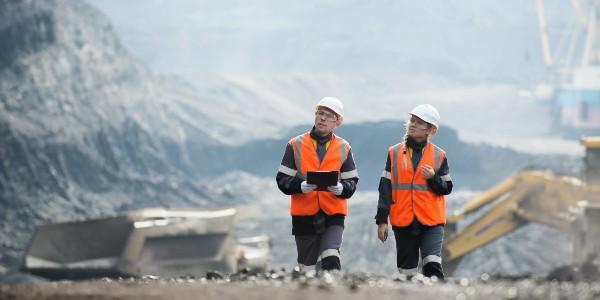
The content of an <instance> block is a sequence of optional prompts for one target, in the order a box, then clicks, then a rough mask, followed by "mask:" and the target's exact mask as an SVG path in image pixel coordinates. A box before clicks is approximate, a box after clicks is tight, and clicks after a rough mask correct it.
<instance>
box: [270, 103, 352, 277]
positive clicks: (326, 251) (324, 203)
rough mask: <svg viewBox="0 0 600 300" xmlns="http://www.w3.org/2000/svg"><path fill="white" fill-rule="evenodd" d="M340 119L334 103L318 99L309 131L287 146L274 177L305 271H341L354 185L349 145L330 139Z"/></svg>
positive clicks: (341, 110) (339, 107) (341, 109)
mask: <svg viewBox="0 0 600 300" xmlns="http://www.w3.org/2000/svg"><path fill="white" fill-rule="evenodd" d="M343 118H344V107H343V105H342V102H341V101H340V100H338V99H337V98H334V97H325V98H323V99H321V101H319V103H317V105H316V108H315V123H314V126H313V128H312V129H311V130H310V131H308V132H306V133H303V134H301V135H299V136H296V137H294V138H292V139H291V140H290V141H289V142H288V144H287V146H286V149H285V153H284V155H283V159H282V161H281V166H279V170H278V171H279V172H278V173H277V177H276V180H277V186H279V189H280V190H281V191H282V192H283V193H284V194H286V195H291V208H290V212H291V215H292V234H293V235H294V237H295V240H296V249H297V252H298V259H297V261H298V266H299V267H300V268H301V269H302V270H305V271H310V270H315V271H319V270H340V269H341V261H340V247H341V245H342V234H343V232H344V219H345V216H346V215H347V214H348V205H347V203H346V199H348V198H350V197H351V196H352V195H353V194H354V191H355V190H356V184H357V183H358V171H357V170H356V165H355V164H354V158H353V157H352V150H351V148H350V144H349V143H348V142H347V141H345V140H344V139H342V138H340V137H339V136H337V135H335V134H333V130H334V129H335V128H337V127H339V126H340V125H342V121H343Z"/></svg>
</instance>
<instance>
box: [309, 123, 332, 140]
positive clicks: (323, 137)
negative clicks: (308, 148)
mask: <svg viewBox="0 0 600 300" xmlns="http://www.w3.org/2000/svg"><path fill="white" fill-rule="evenodd" d="M332 136H333V132H330V133H329V134H328V135H326V136H319V135H317V133H316V132H315V126H313V128H312V129H311V130H310V137H311V138H312V139H313V140H315V141H317V143H319V144H325V143H327V142H329V140H331V137H332Z"/></svg>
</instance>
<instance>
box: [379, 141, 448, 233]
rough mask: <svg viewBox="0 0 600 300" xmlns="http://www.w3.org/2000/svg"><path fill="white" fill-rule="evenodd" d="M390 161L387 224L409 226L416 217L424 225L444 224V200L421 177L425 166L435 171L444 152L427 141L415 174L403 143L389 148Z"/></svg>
mask: <svg viewBox="0 0 600 300" xmlns="http://www.w3.org/2000/svg"><path fill="white" fill-rule="evenodd" d="M389 156H390V159H391V174H390V175H391V181H392V205H391V206H390V222H391V223H392V225H393V226H397V227H402V226H408V225H409V224H410V223H411V222H412V221H413V219H414V218H415V216H416V218H417V220H419V222H421V224H424V225H438V224H445V223H446V200H445V197H444V196H443V195H437V194H435V193H434V192H432V191H431V190H430V189H429V187H428V186H427V180H426V179H425V178H423V177H421V171H422V169H423V166H424V165H430V166H431V167H433V168H434V170H435V171H436V172H437V171H438V170H439V169H440V166H441V164H442V161H443V160H444V157H445V156H446V152H445V151H444V150H442V149H441V148H439V147H438V146H436V145H434V144H432V143H430V142H428V143H427V146H425V148H424V149H423V155H422V157H421V161H420V162H419V165H418V166H417V168H416V172H415V171H414V170H415V169H413V166H412V162H411V158H410V154H409V151H408V149H407V148H406V145H405V144H404V143H400V144H396V145H394V146H392V147H390V148H389Z"/></svg>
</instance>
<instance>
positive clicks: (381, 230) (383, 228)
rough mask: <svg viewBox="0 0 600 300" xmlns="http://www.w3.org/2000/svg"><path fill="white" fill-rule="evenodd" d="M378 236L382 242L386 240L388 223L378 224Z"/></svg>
mask: <svg viewBox="0 0 600 300" xmlns="http://www.w3.org/2000/svg"><path fill="white" fill-rule="evenodd" d="M377 237H378V238H379V240H380V241H381V242H385V241H386V240H387V237H388V224H386V223H382V224H379V225H377Z"/></svg>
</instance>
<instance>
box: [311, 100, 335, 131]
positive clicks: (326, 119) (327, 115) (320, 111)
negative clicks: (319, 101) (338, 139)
mask: <svg viewBox="0 0 600 300" xmlns="http://www.w3.org/2000/svg"><path fill="white" fill-rule="evenodd" d="M337 118H338V117H337V115H336V114H335V113H334V112H333V111H332V110H331V109H329V108H326V107H321V106H319V107H317V111H315V132H316V133H317V134H318V135H320V136H326V135H328V134H329V133H330V132H332V131H333V129H335V127H336V121H337Z"/></svg>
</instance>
